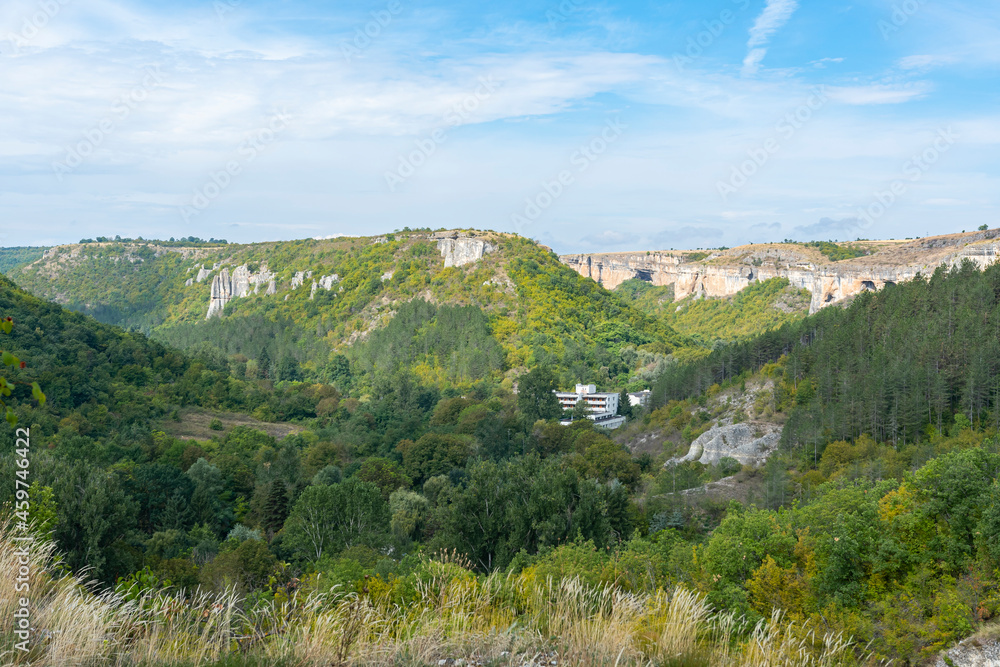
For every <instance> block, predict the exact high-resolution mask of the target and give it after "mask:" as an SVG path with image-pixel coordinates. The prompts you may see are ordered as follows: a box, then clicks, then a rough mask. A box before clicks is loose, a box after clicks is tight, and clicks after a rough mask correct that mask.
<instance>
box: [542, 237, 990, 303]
mask: <svg viewBox="0 0 1000 667" xmlns="http://www.w3.org/2000/svg"><path fill="white" fill-rule="evenodd" d="M998 237H1000V230H996V229H994V230H989V231H983V232H973V233H969V234H950V235H947V236H937V237H933V238H926V239H917V240H915V241H910V242H905V243H904V242H879V243H869V245H870V246H872V250H873V251H874V252H873V254H871V255H869V256H866V257H858V258H855V259H849V260H843V261H839V262H832V261H830V260H829V259H828V258H827V257H826V256H824V255H822V254H821V253H820V252H819V251H817V250H815V249H813V248H807V247H806V246H802V245H794V244H781V243H776V244H755V245H749V246H740V247H738V248H731V249H728V250H724V251H716V252H714V253H713V254H711V255H708V256H704V253H702V255H703V256H702V257H700V258H699V257H698V255H692V253H690V252H689V251H678V252H664V251H658V252H648V253H627V252H625V253H601V254H588V255H564V256H562V257H560V260H561V261H562V262H563V263H564V264H566V265H568V266H570V267H572V268H573V269H574V270H575V271H576V272H577V273H579V274H580V275H583V276H586V277H588V278H593V279H594V280H596V281H597V282H599V283H601V284H602V285H604V286H605V287H607V288H609V289H614V288H615V287H617V286H618V285H620V284H621V283H622V282H624V281H626V280H630V279H633V278H637V279H639V280H644V281H647V282H650V283H653V284H654V285H661V286H663V285H673V286H674V298H675V299H683V298H685V297H688V296H695V297H704V296H708V297H721V296H731V295H733V294H736V293H737V292H739V291H740V290H742V289H743V288H744V287H746V286H747V285H749V284H750V283H753V282H756V281H762V280H768V279H770V278H779V277H781V278H787V279H788V281H789V283H791V286H792V287H795V288H803V289H807V290H809V291H810V292H811V293H812V301H811V303H810V306H809V311H810V312H812V313H814V312H816V311H817V310H819V309H820V308H823V307H824V306H827V305H830V304H833V303H838V302H841V301H843V300H845V299H848V298H850V297H852V296H855V295H856V294H859V293H861V292H864V291H869V290H878V289H882V288H883V287H885V286H887V285H893V284H895V283H897V282H900V281H905V280H911V279H912V278H914V277H915V276H916V275H917V274H918V273H923V274H928V273H931V272H933V271H934V269H935V268H936V267H937V266H939V265H941V264H945V265H947V266H955V265H958V264H961V263H962V262H963V261H964V260H966V259H968V260H971V261H972V262H974V263H975V264H977V265H978V266H980V267H985V266H988V265H990V264H992V263H994V262H996V261H997V260H998V259H1000V239H998Z"/></svg>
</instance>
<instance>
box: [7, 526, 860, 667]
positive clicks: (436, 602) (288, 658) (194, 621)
mask: <svg viewBox="0 0 1000 667" xmlns="http://www.w3.org/2000/svg"><path fill="white" fill-rule="evenodd" d="M51 555H52V554H51V547H48V546H46V547H42V548H40V549H36V550H35V551H34V552H33V554H32V558H31V560H32V565H31V568H30V570H31V572H30V585H31V599H32V605H33V606H32V614H33V617H32V620H33V623H32V625H33V628H34V630H33V634H34V638H33V649H32V651H31V652H30V653H28V654H24V653H21V652H19V651H15V650H10V649H8V650H7V651H6V653H3V654H2V656H0V660H2V662H3V664H5V665H21V664H28V663H29V661H30V664H32V665H37V666H39V667H47V666H57V665H59V666H61V665H108V666H114V667H119V666H120V667H125V666H132V665H150V666H152V665H158V666H167V665H170V666H180V665H213V664H218V665H221V664H225V665H233V666H236V665H296V666H303V667H305V666H312V665H316V666H319V665H324V666H331V665H332V666H349V665H350V666H355V665H357V666H360V665H365V666H368V665H372V666H384V667H390V666H400V665H413V666H416V665H437V664H438V661H439V660H442V659H447V658H455V659H464V660H466V661H467V662H468V663H470V664H480V665H496V666H501V665H517V666H521V665H534V664H538V663H539V662H540V660H539V658H540V657H541V656H545V657H546V659H548V658H549V657H557V659H558V662H559V664H560V665H584V666H595V667H596V666H598V665H607V666H608V667H618V666H624V665H637V666H638V665H642V666H646V665H650V666H651V665H664V666H667V665H669V666H673V667H681V666H685V667H694V666H706V667H707V666H708V665H724V666H725V665H730V666H732V667H750V666H751V665H752V666H753V667H766V666H770V665H773V666H779V665H782V666H783V665H815V666H816V667H826V666H828V665H838V664H851V663H853V662H854V659H853V654H852V653H851V649H850V647H849V646H848V644H847V643H846V642H845V641H843V639H842V638H841V637H839V636H826V637H820V638H817V637H815V635H814V634H812V633H809V632H805V631H803V630H802V629H801V628H795V627H794V626H791V625H786V624H783V623H782V621H781V617H780V616H779V615H775V616H774V617H773V618H771V619H770V620H769V621H768V622H762V623H760V624H759V625H757V627H756V628H755V629H753V630H752V631H751V632H749V633H743V634H742V635H741V634H740V632H739V631H740V630H741V629H742V628H741V624H740V622H739V621H738V620H737V619H735V618H733V616H732V615H731V614H729V615H727V614H722V615H719V614H715V613H713V612H712V610H711V609H710V608H709V607H708V605H707V604H706V603H705V601H704V599H703V598H702V597H701V596H700V595H699V594H697V593H693V592H691V591H688V590H686V589H684V588H680V587H678V588H677V589H675V590H673V591H670V592H667V591H658V592H656V593H655V594H643V593H626V592H624V591H621V590H620V589H617V588H615V587H613V586H610V585H609V586H605V587H602V588H591V587H588V586H586V585H584V584H583V583H581V582H580V581H579V580H577V579H567V580H560V581H552V580H551V579H549V580H546V581H543V582H540V581H535V580H534V579H532V578H530V577H527V576H524V575H502V574H493V575H490V576H486V577H482V576H476V575H474V574H473V573H471V572H469V571H468V570H466V569H464V568H463V567H461V565H460V564H457V563H456V561H458V562H460V561H461V558H456V557H455V555H454V554H452V555H450V556H448V557H446V558H445V559H444V560H446V561H449V562H439V561H432V562H431V563H429V564H428V566H427V571H428V573H429V576H428V577H426V578H425V579H423V580H422V581H421V583H419V584H418V586H417V590H416V595H415V596H414V598H415V599H414V600H413V601H412V602H410V603H408V604H406V605H405V606H401V605H399V604H396V603H394V602H392V601H391V599H390V596H388V595H384V594H378V593H372V594H370V595H366V596H361V597H359V596H357V595H343V594H341V595H335V594H311V595H307V596H304V597H302V598H301V599H298V598H295V597H293V598H291V599H288V600H284V601H281V602H274V603H266V604H263V605H258V607H256V608H255V609H246V608H245V601H244V600H241V599H240V598H239V597H238V596H236V595H234V594H224V595H218V596H208V595H197V596H195V597H184V596H182V595H180V594H175V595H169V594H163V593H159V594H149V595H142V596H138V597H137V598H136V599H134V600H131V601H130V600H127V599H125V598H123V597H121V596H118V595H115V594H112V593H105V594H95V593H94V592H93V591H91V590H89V589H88V588H87V587H86V586H84V585H83V584H81V582H80V581H79V580H78V579H77V578H75V577H73V576H72V575H67V574H60V573H58V571H57V570H56V569H55V568H53V567H52V561H51ZM17 568H18V563H17V556H16V555H15V554H14V546H13V543H12V541H11V539H10V530H9V528H7V527H5V526H0V617H2V618H3V619H4V620H5V625H4V626H3V628H2V631H0V634H2V635H3V639H4V646H5V647H9V646H13V640H12V635H11V634H10V633H11V627H10V624H9V619H12V618H13V612H14V600H15V599H16V597H17V596H16V595H15V591H14V590H13V587H14V583H13V582H14V579H15V573H16V571H17ZM130 597H131V596H130ZM740 637H742V639H741V638H740Z"/></svg>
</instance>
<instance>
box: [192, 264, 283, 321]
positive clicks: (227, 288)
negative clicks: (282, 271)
mask: <svg viewBox="0 0 1000 667" xmlns="http://www.w3.org/2000/svg"><path fill="white" fill-rule="evenodd" d="M275 279H276V277H275V275H274V274H273V273H271V272H270V271H268V269H267V265H266V264H262V265H261V267H260V271H258V272H257V273H251V272H250V269H249V267H247V265H246V264H244V265H242V266H238V267H236V268H235V269H233V273H232V276H230V274H229V269H226V268H223V269H222V271H220V272H219V273H218V274H216V276H215V278H213V279H212V292H211V296H210V297H209V302H208V314H207V315H206V316H205V319H210V318H211V317H212V316H213V315H218V314H219V313H221V312H222V311H223V309H224V308H225V307H226V304H227V303H229V302H230V301H232V300H233V299H236V298H239V297H244V296H249V295H250V294H251V293H252V294H257V293H258V291H259V289H260V285H261V284H267V286H268V287H267V291H266V293H267V294H274V293H275V291H276V289H275V284H274V282H275ZM251 285H252V286H253V288H252V291H251ZM272 290H273V291H272Z"/></svg>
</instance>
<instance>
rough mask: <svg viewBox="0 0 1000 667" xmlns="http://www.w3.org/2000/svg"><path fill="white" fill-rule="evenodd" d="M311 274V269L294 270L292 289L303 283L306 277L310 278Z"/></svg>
mask: <svg viewBox="0 0 1000 667" xmlns="http://www.w3.org/2000/svg"><path fill="white" fill-rule="evenodd" d="M312 274H313V272H312V271H296V273H295V275H294V276H292V289H295V288H296V287H300V286H302V285H304V284H305V282H306V279H307V278H312Z"/></svg>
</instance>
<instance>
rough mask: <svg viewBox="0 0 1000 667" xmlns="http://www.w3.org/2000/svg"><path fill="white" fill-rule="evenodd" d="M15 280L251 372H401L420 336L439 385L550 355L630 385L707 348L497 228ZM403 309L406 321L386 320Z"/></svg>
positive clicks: (123, 246) (117, 246) (68, 261)
mask: <svg viewBox="0 0 1000 667" xmlns="http://www.w3.org/2000/svg"><path fill="white" fill-rule="evenodd" d="M12 277H13V278H14V279H15V280H17V281H18V283H19V284H20V285H22V286H23V287H24V288H25V289H28V290H29V291H31V292H32V293H34V294H37V295H39V296H42V297H44V298H49V299H52V300H55V301H57V302H59V303H62V304H65V305H66V306H68V307H70V308H72V309H75V310H79V311H81V312H85V313H88V314H91V315H93V316H95V317H96V318H98V319H99V320H101V321H103V322H107V323H111V324H116V325H119V326H122V327H124V328H136V329H139V330H141V331H144V332H147V333H149V334H150V335H151V336H153V337H154V338H157V339H160V340H162V341H165V342H168V343H171V344H174V345H177V346H180V347H184V348H193V347H200V348H206V349H214V350H216V351H217V352H220V353H222V354H223V355H226V356H227V357H229V359H230V361H231V362H233V363H235V364H236V365H238V366H239V367H240V372H242V373H247V372H249V373H250V374H251V375H252V376H262V377H276V378H279V379H306V378H308V379H320V380H327V381H331V380H332V379H334V378H336V377H337V376H338V375H340V374H342V373H343V372H344V364H345V361H346V358H350V359H351V360H353V361H356V362H358V363H360V364H361V368H362V369H365V370H371V371H376V370H390V367H392V368H395V367H398V366H399V365H400V364H399V363H398V362H399V357H398V356H396V355H386V354H384V353H383V350H384V348H386V346H389V347H392V348H393V349H401V347H405V348H406V350H407V351H406V353H405V354H406V363H405V364H404V365H405V366H407V367H408V368H411V369H413V370H414V372H416V373H417V375H418V376H419V377H420V378H421V379H423V380H425V381H429V382H432V383H436V384H441V383H452V382H459V383H461V382H468V381H472V380H474V379H480V378H486V379H489V378H493V379H494V380H497V381H499V380H502V379H503V378H504V375H505V374H508V373H509V371H511V370H514V371H515V372H516V371H517V369H521V368H526V367H531V366H534V365H537V364H546V365H550V366H553V367H555V368H557V369H559V370H561V371H562V373H563V375H564V376H565V377H564V381H566V382H570V381H576V380H580V381H583V380H589V381H594V382H598V383H599V384H601V385H614V386H622V385H624V384H626V383H627V382H628V381H629V379H630V378H631V377H633V373H634V372H635V370H636V368H637V367H638V365H639V364H640V361H639V357H638V355H639V353H641V354H642V355H645V356H644V357H643V359H645V360H648V359H649V358H655V357H656V356H657V355H660V356H664V355H668V354H670V353H671V352H674V351H677V350H680V349H688V348H690V349H693V348H696V347H698V344H697V343H696V342H694V341H693V340H691V339H688V338H686V337H684V336H682V335H680V334H678V333H677V332H676V331H675V330H674V329H672V328H671V327H670V326H669V325H667V324H665V323H664V322H663V320H662V319H660V318H657V317H655V316H654V315H651V314H648V313H646V312H644V310H643V309H641V308H638V307H635V306H634V305H632V304H631V303H629V301H628V300H627V299H623V298H621V297H619V296H617V295H615V294H613V293H611V292H609V291H608V290H606V289H604V288H603V287H601V286H599V285H597V284H596V283H594V282H593V281H591V280H587V279H585V278H583V277H581V276H579V275H578V274H576V273H575V272H574V271H573V270H571V269H570V268H569V267H567V266H565V265H564V264H562V263H560V262H559V259H558V257H557V256H556V255H554V254H553V253H552V252H551V251H549V250H548V249H546V248H544V247H543V246H540V245H538V244H536V243H534V242H533V241H530V240H527V239H524V238H521V237H518V236H515V235H510V234H500V233H494V232H476V231H452V232H439V233H430V232H402V233H397V234H389V235H386V236H383V237H377V238H365V237H361V238H337V239H329V240H304V241H291V242H278V243H259V244H250V245H236V244H228V245H219V246H216V247H211V246H206V245H203V244H201V245H197V246H183V245H178V244H168V245H163V244H158V243H157V242H154V241H144V242H137V241H130V242H101V243H84V244H72V245H67V246H60V247H57V248H53V249H51V250H49V251H48V252H46V253H45V256H44V257H42V258H40V259H38V260H37V261H35V262H33V263H31V264H28V265H25V266H22V267H20V268H18V269H16V270H14V271H13V272H12ZM417 302H420V303H425V304H426V305H424V306H418V305H416V304H417ZM411 303H413V304H414V305H413V306H408V304H411ZM407 308H409V310H407ZM455 309H464V310H455ZM404 312H405V313H407V317H406V319H405V322H406V324H405V325H403V324H402V320H401V321H400V324H397V326H395V327H392V328H390V329H385V327H386V325H388V324H389V323H390V322H392V321H393V319H394V318H395V317H396V316H397V314H399V313H404ZM209 315H211V316H209ZM377 331H380V332H384V333H380V334H379V335H378V336H374V335H373V334H374V333H375V332H377ZM387 337H391V338H392V340H389V339H388V338H387ZM404 339H405V340H404ZM486 339H489V341H488V342H486ZM369 341H371V342H369ZM404 343H405V344H404ZM373 346H375V347H378V348H379V349H374V348H373ZM629 350H631V352H630V351H629ZM470 355H471V356H470ZM239 374H240V373H238V375H239Z"/></svg>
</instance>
